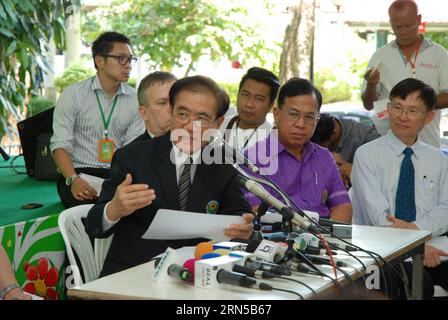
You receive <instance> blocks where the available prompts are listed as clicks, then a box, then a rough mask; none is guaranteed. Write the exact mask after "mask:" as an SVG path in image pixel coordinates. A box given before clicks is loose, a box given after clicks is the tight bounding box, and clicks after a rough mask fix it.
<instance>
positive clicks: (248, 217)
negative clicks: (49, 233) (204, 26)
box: [87, 76, 253, 276]
mask: <svg viewBox="0 0 448 320" xmlns="http://www.w3.org/2000/svg"><path fill="white" fill-rule="evenodd" d="M169 102H170V108H171V117H170V128H171V129H170V132H169V133H167V134H165V135H162V136H159V137H156V138H154V139H151V140H147V141H143V142H139V143H133V144H130V145H128V146H125V147H123V148H121V149H119V150H117V152H116V153H115V156H114V160H113V162H112V167H111V176H110V179H109V180H106V181H105V182H104V184H103V192H102V193H101V196H100V198H99V200H98V202H97V204H96V205H95V206H94V207H93V208H92V209H91V210H90V212H89V215H88V217H87V231H88V233H90V234H91V235H92V236H94V237H108V236H109V235H110V234H112V233H113V234H114V237H113V240H112V244H111V247H110V249H109V254H108V255H107V258H106V261H105V263H104V267H103V270H102V271H101V276H104V275H107V274H111V273H114V272H118V271H120V270H123V269H126V268H130V267H133V266H135V265H138V264H141V263H144V262H147V261H149V260H150V259H151V258H153V257H154V256H156V255H158V254H160V253H163V252H164V251H165V250H166V249H167V248H168V247H171V248H179V247H183V246H194V245H196V244H197V243H199V242H201V241H204V239H186V240H165V241H161V240H144V239H141V237H142V235H143V234H144V233H145V231H146V230H147V229H148V227H149V225H150V224H151V222H152V220H153V219H154V216H155V214H156V213H157V211H158V210H159V209H171V210H181V211H190V212H197V213H207V214H227V215H243V220H242V221H244V222H242V223H241V224H235V225H231V226H223V233H224V235H225V236H226V237H228V238H249V236H250V235H251V233H252V224H251V221H252V217H253V216H252V214H244V213H246V212H250V207H249V205H248V203H247V202H246V200H245V198H244V197H243V194H242V192H241V190H240V187H239V185H238V183H237V180H236V179H235V178H236V171H235V170H234V169H233V167H232V166H230V165H228V164H222V162H221V163H217V162H210V161H207V160H210V158H207V155H209V154H210V153H209V152H211V151H212V150H213V149H208V150H207V149H206V147H207V146H210V145H209V144H208V143H209V141H210V139H208V138H207V133H208V132H210V131H212V130H213V129H214V130H215V131H216V132H217V130H218V128H219V126H220V125H221V123H222V121H223V117H224V114H225V113H226V111H227V110H228V108H229V99H228V96H227V95H226V94H225V93H224V92H223V91H222V90H221V89H220V88H219V87H218V85H217V84H216V83H215V82H214V81H213V80H211V79H210V78H207V77H203V76H193V77H187V78H183V79H180V80H178V81H176V82H175V83H174V84H173V86H172V87H171V89H170V93H169ZM209 130H210V131H209ZM173 227H177V228H181V227H182V226H179V225H177V226H173Z"/></svg>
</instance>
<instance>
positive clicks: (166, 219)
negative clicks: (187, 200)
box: [142, 209, 244, 241]
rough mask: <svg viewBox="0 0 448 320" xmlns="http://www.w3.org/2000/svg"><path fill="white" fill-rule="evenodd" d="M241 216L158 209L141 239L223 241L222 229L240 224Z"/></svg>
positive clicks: (241, 221)
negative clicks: (203, 239) (204, 239)
mask: <svg viewBox="0 0 448 320" xmlns="http://www.w3.org/2000/svg"><path fill="white" fill-rule="evenodd" d="M241 223H244V220H243V218H242V217H241V216H228V215H219V214H206V213H196V212H186V211H176V210H167V209H160V210H159V211H157V213H156V216H155V217H154V220H153V221H152V223H151V225H150V226H149V228H148V230H146V232H145V234H144V235H143V236H142V239H155V240H179V239H193V238H206V239H210V240H214V241H223V240H227V239H228V238H227V237H225V236H224V229H226V228H229V226H230V225H231V224H241Z"/></svg>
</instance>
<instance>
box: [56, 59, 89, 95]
mask: <svg viewBox="0 0 448 320" xmlns="http://www.w3.org/2000/svg"><path fill="white" fill-rule="evenodd" d="M95 73H96V72H95V71H94V70H92V69H89V68H86V67H84V66H82V65H80V64H78V63H74V64H72V65H70V66H69V67H68V68H67V69H65V71H64V73H63V74H62V75H61V76H60V77H57V78H56V79H55V80H54V86H55V87H56V90H57V91H58V92H59V93H61V92H62V91H63V90H64V89H65V88H66V87H68V86H70V85H72V84H74V83H77V82H80V81H83V80H86V79H87V78H90V77H93V76H94V75H95Z"/></svg>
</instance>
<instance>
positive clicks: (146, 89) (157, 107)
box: [131, 71, 177, 143]
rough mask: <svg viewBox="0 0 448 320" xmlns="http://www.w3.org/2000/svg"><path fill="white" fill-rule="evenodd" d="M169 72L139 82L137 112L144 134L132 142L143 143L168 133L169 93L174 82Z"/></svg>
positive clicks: (149, 76)
mask: <svg viewBox="0 0 448 320" xmlns="http://www.w3.org/2000/svg"><path fill="white" fill-rule="evenodd" d="M176 80H177V79H176V77H175V76H174V75H173V74H172V73H169V72H165V71H156V72H152V73H150V74H148V75H147V76H146V77H144V78H143V79H142V81H140V84H139V85H138V89H137V96H138V104H139V108H138V112H139V113H140V116H141V117H142V119H143V120H144V121H145V128H146V130H145V132H144V133H143V134H142V135H140V136H139V137H137V138H136V139H135V140H134V141H132V142H131V143H134V142H140V141H145V140H148V139H152V138H154V137H158V136H161V135H163V134H165V133H167V132H168V130H169V126H170V104H169V92H170V89H171V86H172V85H173V83H174V82H175V81H176Z"/></svg>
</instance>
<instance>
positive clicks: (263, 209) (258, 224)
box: [251, 201, 269, 241]
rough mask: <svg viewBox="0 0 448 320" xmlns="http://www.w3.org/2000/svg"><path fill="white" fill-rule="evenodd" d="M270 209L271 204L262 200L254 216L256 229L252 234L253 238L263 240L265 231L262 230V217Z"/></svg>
mask: <svg viewBox="0 0 448 320" xmlns="http://www.w3.org/2000/svg"><path fill="white" fill-rule="evenodd" d="M268 209H269V204H267V203H266V202H264V201H262V202H261V204H260V206H259V207H258V210H257V215H256V216H255V218H254V221H253V223H254V231H253V233H252V236H251V240H260V241H261V240H263V233H262V231H261V217H262V216H264V215H265V214H266V211H268Z"/></svg>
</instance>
